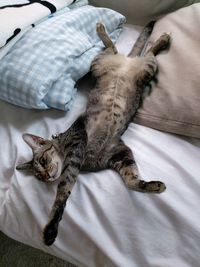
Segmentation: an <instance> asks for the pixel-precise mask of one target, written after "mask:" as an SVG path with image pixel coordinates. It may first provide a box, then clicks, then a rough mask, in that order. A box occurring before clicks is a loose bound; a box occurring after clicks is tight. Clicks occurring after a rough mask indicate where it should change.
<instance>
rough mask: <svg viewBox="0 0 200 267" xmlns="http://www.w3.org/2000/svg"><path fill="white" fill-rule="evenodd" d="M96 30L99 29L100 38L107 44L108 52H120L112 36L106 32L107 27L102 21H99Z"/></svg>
mask: <svg viewBox="0 0 200 267" xmlns="http://www.w3.org/2000/svg"><path fill="white" fill-rule="evenodd" d="M96 31H97V34H98V36H99V38H100V39H101V41H102V42H103V44H104V45H105V48H106V50H107V52H109V54H111V53H112V54H117V53H118V52H117V48H116V46H115V45H114V43H113V42H112V40H111V39H110V37H109V36H108V34H107V33H106V30H105V27H104V25H103V24H102V23H99V22H98V23H97V24H96Z"/></svg>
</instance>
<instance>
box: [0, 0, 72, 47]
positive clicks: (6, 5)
mask: <svg viewBox="0 0 200 267" xmlns="http://www.w3.org/2000/svg"><path fill="white" fill-rule="evenodd" d="M72 2H74V1H73V0H48V1H38V0H30V1H29V0H27V1H26V0H9V1H7V0H1V1H0V21H1V23H0V33H1V34H0V48H1V47H3V46H5V45H6V44H7V43H8V42H9V41H11V40H12V39H13V38H15V37H16V36H17V35H18V34H19V33H20V32H25V31H26V30H27V29H29V28H31V27H32V26H33V24H35V23H38V22H39V21H40V20H42V19H44V18H45V17H47V16H48V15H50V14H52V13H55V12H56V11H57V10H59V9H61V8H63V7H65V6H68V5H70V4H71V3H72Z"/></svg>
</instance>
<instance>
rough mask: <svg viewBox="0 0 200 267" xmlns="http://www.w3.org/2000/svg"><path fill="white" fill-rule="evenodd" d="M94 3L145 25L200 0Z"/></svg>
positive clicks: (132, 0) (133, 21) (92, 2)
mask: <svg viewBox="0 0 200 267" xmlns="http://www.w3.org/2000/svg"><path fill="white" fill-rule="evenodd" d="M89 2H90V3H91V4H92V5H95V6H104V7H108V8H112V9H114V10H116V11H118V12H120V13H122V14H123V15H124V16H126V18H127V21H128V23H132V24H136V25H145V24H146V23H148V22H149V21H150V20H153V19H156V18H157V17H158V16H160V15H162V14H166V13H169V12H172V11H174V10H177V9H179V8H181V7H184V6H187V5H191V4H193V3H198V2H199V0H181V1H177V0H167V1H166V0H151V1H149V0H140V1H138V0H123V1H121V0H109V1H108V0H90V1H89Z"/></svg>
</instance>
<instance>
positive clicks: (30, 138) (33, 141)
mask: <svg viewBox="0 0 200 267" xmlns="http://www.w3.org/2000/svg"><path fill="white" fill-rule="evenodd" d="M23 139H24V141H25V142H26V143H27V144H28V145H29V146H30V147H31V149H32V152H33V159H32V160H31V161H29V162H26V163H24V164H21V165H18V166H17V169H18V170H29V171H31V172H32V173H33V174H34V175H35V176H36V177H37V178H38V179H39V180H41V181H43V182H54V181H55V180H57V179H58V178H59V177H60V174H61V171H62V158H61V156H60V155H59V153H58V151H57V150H56V148H55V146H54V145H53V142H52V141H50V140H45V139H43V138H41V137H39V136H35V135H31V134H24V135H23Z"/></svg>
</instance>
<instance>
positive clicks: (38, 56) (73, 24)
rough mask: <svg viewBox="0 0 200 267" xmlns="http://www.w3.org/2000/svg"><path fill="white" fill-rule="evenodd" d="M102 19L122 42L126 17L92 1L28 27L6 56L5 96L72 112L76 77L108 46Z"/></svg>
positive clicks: (0, 86)
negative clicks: (100, 29) (101, 32)
mask: <svg viewBox="0 0 200 267" xmlns="http://www.w3.org/2000/svg"><path fill="white" fill-rule="evenodd" d="M99 21H101V22H102V23H104V24H105V26H106V29H107V32H108V34H109V35H110V37H111V39H112V40H113V41H116V39H117V37H118V36H119V33H120V31H121V29H122V24H123V23H124V22H125V17H124V16H122V15H121V14H119V13H117V12H115V11H113V10H111V9H106V8H96V7H92V6H89V5H86V6H83V7H79V8H77V9H73V10H70V11H66V12H64V13H63V14H60V15H58V16H55V17H51V18H49V19H48V20H46V21H44V22H42V23H40V24H39V25H37V26H36V27H35V28H33V29H32V30H30V31H28V32H27V33H26V34H25V35H24V36H23V37H22V38H21V39H20V40H18V42H17V43H16V44H15V45H14V46H13V47H12V48H11V50H9V52H8V54H7V55H6V56H4V57H3V59H2V60H1V64H0V98H1V99H3V100H6V101H8V102H10V103H12V104H15V105H19V106H22V107H25V108H37V109H47V108H50V107H52V108H57V109H61V110H68V109H69V108H70V107H71V105H72V100H73V98H74V95H75V92H76V89H75V83H76V81H77V80H78V79H80V78H81V77H82V76H84V75H85V74H86V73H87V72H88V71H89V69H90V65H91V61H92V60H93V59H94V57H95V56H96V55H97V54H98V53H99V52H100V51H101V49H102V48H103V44H102V42H101V41H100V39H99V38H98V36H97V34H96V23H97V22H99Z"/></svg>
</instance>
